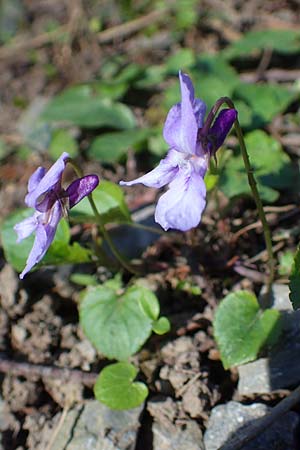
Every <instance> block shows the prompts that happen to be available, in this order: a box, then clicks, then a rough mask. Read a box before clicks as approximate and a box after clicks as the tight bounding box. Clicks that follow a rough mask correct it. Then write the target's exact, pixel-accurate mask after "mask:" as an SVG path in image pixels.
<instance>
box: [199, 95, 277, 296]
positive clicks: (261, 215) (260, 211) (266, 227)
mask: <svg viewBox="0 0 300 450" xmlns="http://www.w3.org/2000/svg"><path fill="white" fill-rule="evenodd" d="M223 103H226V104H227V105H228V106H229V108H233V109H235V107H234V103H233V102H232V100H231V99H230V98H229V97H221V98H220V99H219V100H218V101H217V102H216V104H215V105H214V107H213V108H212V110H211V111H210V113H209V115H208V117H207V121H206V122H208V126H209V127H210V126H211V124H212V122H213V119H214V117H215V115H216V113H217V112H218V110H219V108H220V107H221V105H222V104H223ZM234 127H235V131H236V134H237V138H238V140H239V144H240V148H241V153H242V157H243V161H244V166H245V169H246V172H247V177H248V182H249V186H250V188H251V191H252V195H253V198H254V201H255V203H256V207H257V211H258V215H259V218H260V220H261V223H262V227H263V232H264V238H265V243H266V248H267V252H268V266H269V274H268V281H267V294H270V292H271V288H272V283H273V281H274V275H275V260H274V254H273V247H272V238H271V232H270V227H269V225H268V222H267V219H266V215H265V212H264V209H263V204H262V201H261V198H260V195H259V192H258V189H257V183H256V180H255V177H254V174H253V168H252V167H251V164H250V160H249V155H248V152H247V148H246V144H245V141H244V137H243V132H242V129H241V126H240V124H239V121H238V119H236V120H235V122H234Z"/></svg>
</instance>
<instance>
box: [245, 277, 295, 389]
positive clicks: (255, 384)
mask: <svg viewBox="0 0 300 450" xmlns="http://www.w3.org/2000/svg"><path fill="white" fill-rule="evenodd" d="M288 294H289V289H288V287H287V286H282V285H278V284H277V285H274V287H273V296H274V301H273V305H272V307H273V308H276V309H278V310H280V311H281V312H282V333H281V336H280V339H279V340H278V343H277V344H276V346H274V348H273V349H272V350H271V351H270V353H269V355H268V356H267V357H265V358H260V359H258V360H256V361H253V362H250V363H248V364H244V365H242V366H239V367H238V372H239V384H238V393H239V395H251V394H254V393H256V394H263V393H269V392H272V391H274V390H277V389H286V388H289V387H292V386H295V385H297V384H299V383H300V358H299V354H300V310H298V311H293V310H292V306H291V303H290V300H289V296H288Z"/></svg>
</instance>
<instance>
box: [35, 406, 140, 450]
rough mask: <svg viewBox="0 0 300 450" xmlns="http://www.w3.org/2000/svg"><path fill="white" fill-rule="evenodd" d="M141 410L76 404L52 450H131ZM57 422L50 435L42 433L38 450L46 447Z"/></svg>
mask: <svg viewBox="0 0 300 450" xmlns="http://www.w3.org/2000/svg"><path fill="white" fill-rule="evenodd" d="M141 411H142V406H141V407H139V408H135V409H131V410H128V411H113V410H111V409H109V408H107V407H106V406H104V405H102V404H101V403H99V402H97V401H96V400H91V401H88V402H87V403H85V404H84V405H78V406H76V407H74V408H73V409H72V410H70V411H69V412H68V413H67V416H66V419H65V421H64V423H63V426H62V427H61V428H60V431H59V433H58V435H57V437H56V439H55V442H54V443H53V445H52V447H51V450H83V449H84V450H133V449H134V448H135V444H136V437H137V430H138V427H139V416H140V414H141ZM58 416H60V414H59V415H58ZM58 420H59V417H57V416H56V418H54V421H53V422H55V424H54V425H53V428H52V430H50V432H49V430H48V432H47V430H45V431H46V432H45V433H44V436H45V441H44V442H42V443H41V448H47V444H48V442H49V440H50V438H51V436H52V434H53V433H54V432H55V429H56V426H57V423H58Z"/></svg>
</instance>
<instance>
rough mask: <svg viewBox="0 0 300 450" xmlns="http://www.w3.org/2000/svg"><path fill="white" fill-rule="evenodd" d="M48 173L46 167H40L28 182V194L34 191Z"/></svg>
mask: <svg viewBox="0 0 300 450" xmlns="http://www.w3.org/2000/svg"><path fill="white" fill-rule="evenodd" d="M45 173H46V169H45V167H38V168H37V169H36V171H35V172H33V174H32V175H31V177H30V178H29V180H28V192H32V191H34V189H36V188H37V186H38V184H39V183H40V181H41V179H42V178H43V177H44V175H45Z"/></svg>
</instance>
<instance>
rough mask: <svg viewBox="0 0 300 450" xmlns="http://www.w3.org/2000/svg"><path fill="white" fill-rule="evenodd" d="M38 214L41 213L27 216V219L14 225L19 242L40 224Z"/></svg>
mask: <svg viewBox="0 0 300 450" xmlns="http://www.w3.org/2000/svg"><path fill="white" fill-rule="evenodd" d="M38 215H39V214H37V213H35V214H33V216H30V217H26V219H24V220H22V222H19V223H17V224H16V225H15V226H14V230H15V232H16V233H17V235H18V238H17V243H19V242H21V241H22V240H23V239H25V238H27V237H28V236H30V235H31V233H33V232H34V230H35V229H36V228H37V226H38Z"/></svg>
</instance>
